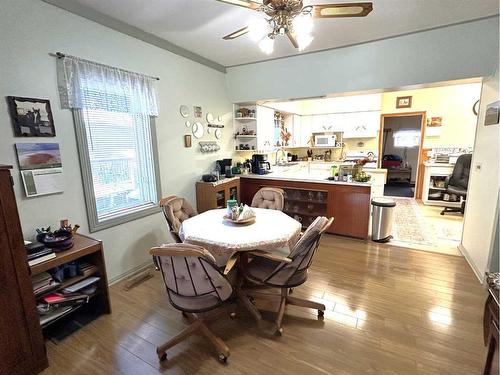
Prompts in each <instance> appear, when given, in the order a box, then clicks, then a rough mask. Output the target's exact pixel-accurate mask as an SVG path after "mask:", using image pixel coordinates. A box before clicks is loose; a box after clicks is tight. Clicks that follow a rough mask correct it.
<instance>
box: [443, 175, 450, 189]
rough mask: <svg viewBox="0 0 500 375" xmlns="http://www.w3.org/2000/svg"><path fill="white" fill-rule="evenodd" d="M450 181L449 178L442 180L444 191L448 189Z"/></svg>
mask: <svg viewBox="0 0 500 375" xmlns="http://www.w3.org/2000/svg"><path fill="white" fill-rule="evenodd" d="M450 179H451V176H446V178H445V179H444V188H445V189H448V186H449V185H450Z"/></svg>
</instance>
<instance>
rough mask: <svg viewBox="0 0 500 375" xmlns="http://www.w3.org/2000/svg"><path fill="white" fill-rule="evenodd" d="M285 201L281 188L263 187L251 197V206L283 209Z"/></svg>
mask: <svg viewBox="0 0 500 375" xmlns="http://www.w3.org/2000/svg"><path fill="white" fill-rule="evenodd" d="M284 202H285V198H284V193H283V190H281V189H278V188H271V187H263V188H262V189H260V190H259V191H258V192H257V193H255V195H254V196H253V198H252V207H256V208H267V209H270V210H278V211H283V205H284Z"/></svg>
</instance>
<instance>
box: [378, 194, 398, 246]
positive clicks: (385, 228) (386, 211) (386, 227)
mask: <svg viewBox="0 0 500 375" xmlns="http://www.w3.org/2000/svg"><path fill="white" fill-rule="evenodd" d="M372 206H373V207H372V241H375V242H388V241H390V239H391V238H392V216H393V212H394V207H396V202H395V201H394V199H391V198H385V197H380V198H373V199H372Z"/></svg>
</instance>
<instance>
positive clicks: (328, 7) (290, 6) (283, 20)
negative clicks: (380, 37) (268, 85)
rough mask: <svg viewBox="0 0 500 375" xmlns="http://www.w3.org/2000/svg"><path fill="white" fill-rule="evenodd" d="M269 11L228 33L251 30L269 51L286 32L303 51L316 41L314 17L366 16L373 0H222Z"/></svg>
mask: <svg viewBox="0 0 500 375" xmlns="http://www.w3.org/2000/svg"><path fill="white" fill-rule="evenodd" d="M218 1H220V2H224V3H228V4H232V5H238V6H242V7H245V8H248V9H252V10H256V11H259V12H262V13H265V14H266V15H267V17H268V18H266V19H262V18H261V19H255V20H252V21H251V22H250V24H249V25H248V26H247V27H244V28H242V29H239V30H237V31H235V32H233V33H231V34H228V35H226V36H225V37H224V38H223V39H226V40H231V39H235V38H238V37H240V36H242V35H244V34H247V33H248V34H249V37H250V39H251V40H253V41H255V42H258V45H259V47H260V49H261V50H262V51H263V52H264V53H267V54H271V53H272V52H273V50H274V40H275V39H276V36H278V35H286V36H287V37H288V39H289V40H290V42H291V43H292V45H293V46H294V47H295V48H297V49H298V50H299V51H303V50H304V49H305V48H307V47H309V45H310V44H311V43H312V41H313V39H314V38H313V37H312V35H311V33H312V29H313V21H312V18H313V17H315V18H337V17H365V16H366V15H367V14H368V13H370V12H371V11H372V9H373V5H372V3H371V2H363V3H339V4H321V5H308V6H304V5H303V0H261V1H260V2H257V1H256V0H218Z"/></svg>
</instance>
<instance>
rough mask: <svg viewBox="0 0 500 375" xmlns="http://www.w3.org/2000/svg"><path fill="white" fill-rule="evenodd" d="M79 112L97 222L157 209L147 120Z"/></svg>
mask: <svg viewBox="0 0 500 375" xmlns="http://www.w3.org/2000/svg"><path fill="white" fill-rule="evenodd" d="M81 111H82V118H83V122H84V125H85V133H86V135H87V147H88V158H89V162H90V168H91V173H92V185H93V191H94V197H95V206H96V211H97V219H98V221H103V220H109V219H112V218H114V217H117V216H122V215H126V214H127V213H131V212H134V211H136V210H140V209H143V208H147V207H153V206H156V200H157V192H156V177H155V168H154V159H153V150H152V146H151V145H152V138H151V124H150V118H149V116H147V115H140V114H135V115H134V114H130V113H123V112H109V111H105V110H100V109H87V108H85V109H82V110H81Z"/></svg>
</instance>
